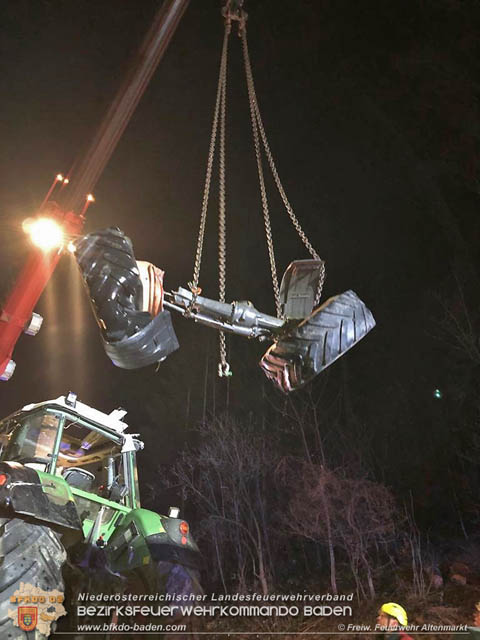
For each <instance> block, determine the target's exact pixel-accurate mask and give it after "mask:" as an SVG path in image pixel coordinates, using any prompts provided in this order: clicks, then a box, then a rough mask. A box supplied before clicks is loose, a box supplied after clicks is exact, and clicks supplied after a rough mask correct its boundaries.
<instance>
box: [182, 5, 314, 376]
mask: <svg viewBox="0 0 480 640" xmlns="http://www.w3.org/2000/svg"><path fill="white" fill-rule="evenodd" d="M242 5H243V0H227V1H226V3H225V6H224V7H223V9H222V15H223V17H224V19H225V33H224V38H223V46H222V55H221V60H220V71H219V76H218V86H217V96H216V100H215V110H214V115H213V123H212V131H211V136H210V146H209V152H208V161H207V170H206V176H205V186H204V191H203V199H202V210H201V216H200V228H199V231H198V240H197V249H196V253H195V264H194V269H193V278H192V281H191V282H189V287H190V289H191V291H192V294H193V295H192V301H191V304H190V310H191V309H193V307H194V305H195V301H196V298H197V296H198V295H199V294H200V293H201V289H200V287H199V280H200V267H201V263H202V253H203V242H204V237H205V227H206V222H207V210H208V201H209V197H210V186H211V181H212V170H213V160H214V156H215V146H216V142H217V133H218V132H220V133H219V208H218V285H219V300H220V302H225V283H226V260H227V252H226V250H227V240H226V215H225V214H226V197H225V195H226V188H225V120H226V108H227V62H228V43H229V36H230V32H231V27H232V22H233V21H236V22H238V33H239V36H240V38H241V40H242V50H243V59H244V65H245V76H246V80H247V89H248V100H249V106H250V118H251V122H252V133H253V141H254V146H255V157H256V161H257V171H258V180H259V185H260V195H261V200H262V210H263V220H264V226H265V236H266V240H267V248H268V257H269V261H270V271H271V275H272V285H273V294H274V299H275V309H276V313H277V317H279V318H280V317H281V316H282V306H281V300H280V287H279V284H278V276H277V267H276V262H275V249H274V245H273V236H272V227H271V222H270V213H269V207H268V199H267V192H266V188H265V177H264V172H263V165H262V150H261V144H263V148H264V152H265V155H266V157H267V161H268V164H269V166H270V170H271V172H272V175H273V179H274V181H275V184H276V187H277V189H278V191H279V193H280V196H281V198H282V201H283V204H284V206H285V208H286V210H287V213H288V215H289V217H290V220H291V222H292V224H293V226H294V228H295V230H296V231H297V233H298V235H299V237H300V239H301V241H302V242H303V244H304V246H305V247H306V249H307V251H308V252H309V253H310V255H311V256H312V258H314V259H315V260H321V259H320V257H319V255H318V253H317V252H316V251H315V249H314V248H313V246H312V244H311V243H310V241H309V239H308V237H307V235H306V234H305V232H304V231H303V229H302V227H301V225H300V222H299V221H298V218H297V217H296V215H295V213H294V211H293V209H292V206H291V205H290V202H289V200H288V198H287V195H286V193H285V190H284V188H283V185H282V183H281V180H280V177H279V175H278V171H277V168H276V165H275V161H274V159H273V155H272V152H271V150H270V145H269V144H268V139H267V135H266V133H265V128H264V126H263V121H262V117H261V114H260V108H259V106H258V101H257V96H256V92H255V83H254V80H253V73H252V67H251V64H250V55H249V51H248V42H247V28H246V21H247V17H248V16H247V13H246V12H245V11H243V9H242ZM324 282H325V262H324V261H323V260H321V269H320V278H319V282H318V288H317V292H316V295H315V302H314V305H315V306H316V305H317V304H318V303H319V301H320V297H321V294H322V289H323V284H324ZM218 375H219V376H220V377H223V376H231V375H232V372H231V371H230V365H229V364H228V362H227V349H226V342H225V334H224V332H223V331H220V362H219V363H218Z"/></svg>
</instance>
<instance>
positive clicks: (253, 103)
mask: <svg viewBox="0 0 480 640" xmlns="http://www.w3.org/2000/svg"><path fill="white" fill-rule="evenodd" d="M241 38H242V45H243V55H244V60H245V72H246V76H247V86H248V94H249V100H250V110H252V107H253V111H254V114H255V116H254V117H252V124H253V122H254V121H255V124H253V127H254V128H257V137H258V131H259V132H260V137H261V139H262V142H263V147H264V149H265V155H266V156H267V160H268V164H269V165H270V170H271V172H272V175H273V179H274V181H275V184H276V186H277V189H278V192H279V193H280V196H281V198H282V200H283V204H284V205H285V209H286V210H287V213H288V215H289V217H290V220H291V221H292V224H293V226H294V227H295V229H296V231H297V233H298V235H299V237H300V239H301V241H302V242H303V244H304V246H305V247H306V249H307V251H308V252H309V253H310V255H311V256H312V258H314V260H321V258H320V256H319V255H318V253H317V252H316V251H315V249H314V248H313V246H312V244H311V242H310V240H309V239H308V237H307V235H306V233H305V232H304V230H303V229H302V226H301V224H300V222H299V221H298V218H297V217H296V215H295V213H294V211H293V208H292V206H291V204H290V202H289V200H288V198H287V194H286V193H285V189H284V188H283V185H282V182H281V180H280V176H279V175H278V171H277V167H276V165H275V161H274V159H273V154H272V152H271V150H270V145H269V144H268V139H267V134H266V133H265V128H264V126H263V121H262V116H261V113H260V107H259V106H258V101H257V95H256V92H255V83H254V80H253V73H252V68H251V64H250V55H249V52H248V42H247V30H246V27H244V28H243V29H242V31H241ZM254 137H255V133H254ZM255 146H257V143H255ZM256 151H257V149H256ZM257 162H258V160H257ZM262 181H263V174H262ZM260 188H261V187H260ZM262 202H263V199H262ZM267 215H268V212H267ZM269 227H270V225H269ZM270 235H271V232H270ZM270 241H271V238H270ZM270 241H269V238H268V231H267V242H268V243H269V245H268V246H269V253H270ZM272 251H273V243H272ZM321 262H322V264H321V267H320V278H319V282H318V287H317V292H316V295H315V302H314V304H315V306H316V305H317V304H318V303H319V301H320V298H321V295H322V290H323V285H324V282H325V277H326V269H325V261H324V260H321ZM277 287H278V280H277ZM274 290H275V283H274ZM275 295H276V294H275ZM279 304H280V302H279ZM277 314H278V312H277Z"/></svg>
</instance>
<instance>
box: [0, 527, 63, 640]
mask: <svg viewBox="0 0 480 640" xmlns="http://www.w3.org/2000/svg"><path fill="white" fill-rule="evenodd" d="M66 555H67V554H66V552H65V549H64V547H63V545H62V544H61V542H60V539H59V536H58V534H56V533H55V532H54V531H52V530H51V529H49V528H48V527H45V526H41V525H37V524H30V523H28V522H25V521H24V520H20V519H18V518H15V519H11V520H8V519H0V638H1V639H2V640H27V639H28V640H43V639H44V638H46V637H47V636H45V635H44V634H43V633H40V632H39V631H38V630H33V631H23V630H22V629H20V627H18V626H16V625H15V624H14V620H12V618H11V617H10V616H9V615H8V614H9V610H12V609H13V610H15V609H16V607H17V605H16V604H12V603H11V602H10V597H11V596H13V595H14V594H15V592H16V591H17V590H18V589H20V584H21V583H24V584H25V585H29V584H30V585H33V586H34V587H36V588H38V589H43V590H45V591H52V590H54V589H58V590H59V591H61V592H62V593H63V591H64V583H63V577H62V565H63V563H64V562H65V559H66ZM25 606H28V605H27V604H26V605H25ZM51 630H52V631H53V625H52V629H51Z"/></svg>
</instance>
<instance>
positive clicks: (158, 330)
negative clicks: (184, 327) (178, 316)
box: [103, 311, 179, 369]
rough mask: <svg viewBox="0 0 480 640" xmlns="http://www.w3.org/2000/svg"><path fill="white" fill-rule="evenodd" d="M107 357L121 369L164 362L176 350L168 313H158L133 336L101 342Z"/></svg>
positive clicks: (174, 336) (176, 345)
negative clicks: (116, 340) (115, 340)
mask: <svg viewBox="0 0 480 640" xmlns="http://www.w3.org/2000/svg"><path fill="white" fill-rule="evenodd" d="M103 346H104V349H105V352H106V354H107V356H108V357H109V358H110V360H111V361H112V362H113V364H114V365H115V366H117V367H120V368H121V369H140V368H141V367H147V366H148V365H150V364H155V362H160V361H161V360H165V358H166V357H167V356H168V355H170V354H171V353H172V352H173V351H175V350H176V349H178V347H179V344H178V340H177V336H176V335H175V331H174V329H173V325H172V318H171V316H170V312H169V311H160V312H159V313H158V315H156V316H155V317H154V318H153V320H152V321H151V322H150V323H149V324H147V326H146V327H144V328H143V329H141V330H140V331H138V332H137V333H134V334H133V336H129V337H127V338H124V339H123V340H119V341H118V342H107V341H106V340H103Z"/></svg>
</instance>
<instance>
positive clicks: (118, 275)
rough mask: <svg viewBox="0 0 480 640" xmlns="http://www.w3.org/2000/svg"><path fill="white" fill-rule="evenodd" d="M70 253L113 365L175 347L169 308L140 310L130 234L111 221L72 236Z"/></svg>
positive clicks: (160, 355)
mask: <svg viewBox="0 0 480 640" xmlns="http://www.w3.org/2000/svg"><path fill="white" fill-rule="evenodd" d="M75 257H76V259H77V263H78V266H79V267H80V270H81V272H82V276H83V280H84V282H85V285H86V287H87V290H88V293H89V295H90V299H91V302H92V307H93V310H94V313H95V317H96V319H97V323H98V325H99V327H100V329H101V333H102V341H103V346H104V348H105V351H106V353H107V355H108V356H109V358H110V359H111V361H112V362H113V364H114V365H116V366H117V367H121V368H122V369H139V368H141V367H146V366H148V365H150V364H154V363H156V362H159V361H161V360H164V359H165V358H166V357H167V356H168V355H169V354H170V353H172V351H175V350H176V349H178V346H179V345H178V341H177V337H176V335H175V331H174V329H173V326H172V320H171V317H170V313H169V312H168V311H159V312H158V314H157V315H155V316H154V317H153V318H152V315H151V314H150V313H149V312H148V311H144V310H143V308H144V304H143V302H144V301H143V297H144V295H145V292H144V291H143V286H142V281H141V278H140V271H139V268H138V265H137V262H136V260H135V256H134V253H133V246H132V242H131V240H130V238H128V237H127V236H126V235H125V234H124V233H123V231H121V230H120V229H118V228H115V227H112V228H109V229H104V230H102V231H97V232H94V233H90V234H88V235H86V236H83V237H82V238H80V239H79V240H77V241H76V242H75Z"/></svg>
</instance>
